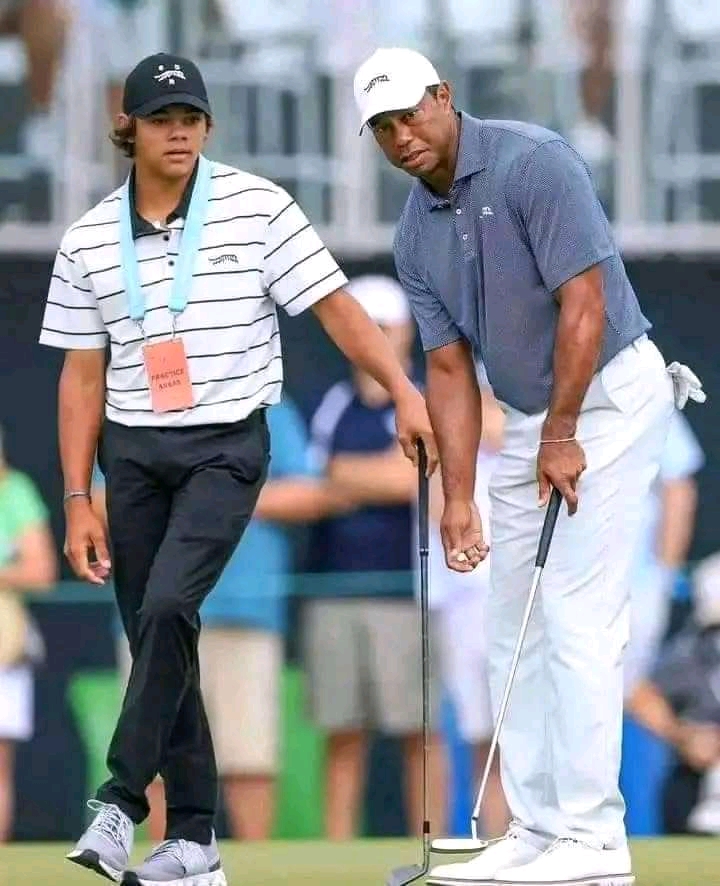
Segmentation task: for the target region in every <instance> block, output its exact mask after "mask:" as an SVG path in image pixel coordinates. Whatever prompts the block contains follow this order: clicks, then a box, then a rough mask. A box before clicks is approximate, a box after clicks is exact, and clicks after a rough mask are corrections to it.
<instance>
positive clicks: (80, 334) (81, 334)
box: [42, 326, 106, 338]
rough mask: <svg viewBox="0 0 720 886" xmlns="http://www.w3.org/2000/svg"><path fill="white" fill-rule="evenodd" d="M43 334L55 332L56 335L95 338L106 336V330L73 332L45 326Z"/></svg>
mask: <svg viewBox="0 0 720 886" xmlns="http://www.w3.org/2000/svg"><path fill="white" fill-rule="evenodd" d="M42 331H43V332H54V333H55V334H56V335H74V336H78V337H80V338H95V336H97V335H105V334H106V333H105V330H104V329H101V330H100V331H99V332H71V331H70V330H69V329H53V327H52V326H43V327H42Z"/></svg>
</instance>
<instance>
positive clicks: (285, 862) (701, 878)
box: [0, 837, 720, 886]
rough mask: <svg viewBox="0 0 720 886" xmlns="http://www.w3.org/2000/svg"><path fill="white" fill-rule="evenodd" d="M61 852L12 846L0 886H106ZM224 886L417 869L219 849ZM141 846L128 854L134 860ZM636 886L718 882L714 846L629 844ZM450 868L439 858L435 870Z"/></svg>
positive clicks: (291, 850)
mask: <svg viewBox="0 0 720 886" xmlns="http://www.w3.org/2000/svg"><path fill="white" fill-rule="evenodd" d="M67 849H68V847H67V846H65V845H64V844H62V845H61V844H47V843H42V844H38V843H18V844H14V845H10V846H5V847H0V884H2V886H4V884H21V886H51V884H52V886H76V884H77V886H83V884H87V886H92V884H97V886H101V884H102V883H106V882H108V881H107V880H103V879H101V878H100V877H98V876H97V875H95V874H93V873H91V872H89V871H84V870H82V869H81V868H78V867H76V866H75V865H73V864H71V863H70V862H68V861H66V860H65V858H64V853H65V852H66V851H67ZM221 849H222V855H223V862H224V867H225V871H226V873H227V878H228V886H284V884H286V883H288V884H298V883H312V884H315V886H383V884H384V882H385V876H386V874H387V872H388V871H389V870H390V869H391V868H393V867H395V866H396V865H400V864H410V863H412V862H415V861H419V860H420V859H419V856H420V847H419V843H418V842H417V841H412V840H410V841H408V840H358V841H356V842H353V843H347V844H344V845H337V844H333V845H331V844H328V843H322V842H296V841H293V842H273V843H258V844H242V843H227V842H226V843H224V844H223V845H222V847H221ZM146 851H147V846H143V845H139V846H137V847H136V852H135V853H134V857H137V858H141V857H142V856H143V854H144V853H145V852H146ZM633 857H634V859H635V873H636V875H637V881H636V882H637V886H707V884H713V883H718V882H720V840H715V839H705V838H684V837H677V838H666V839H662V840H649V839H648V840H636V841H635V842H634V844H633ZM448 860H452V859H451V857H448V856H445V857H444V858H443V857H442V856H439V855H435V856H434V857H433V862H434V863H435V864H440V863H442V862H443V861H448Z"/></svg>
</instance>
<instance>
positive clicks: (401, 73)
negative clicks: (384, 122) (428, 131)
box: [353, 48, 441, 130]
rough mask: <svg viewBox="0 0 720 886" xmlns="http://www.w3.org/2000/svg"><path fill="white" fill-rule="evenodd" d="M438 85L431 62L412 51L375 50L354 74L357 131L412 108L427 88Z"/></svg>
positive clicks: (395, 49)
mask: <svg viewBox="0 0 720 886" xmlns="http://www.w3.org/2000/svg"><path fill="white" fill-rule="evenodd" d="M440 82H441V78H440V76H439V74H438V72H437V71H436V70H435V68H434V67H433V65H432V63H431V62H430V61H428V59H426V58H425V56H424V55H422V54H421V53H419V52H416V51H415V50H414V49H402V48H393V49H376V50H375V52H374V53H373V54H372V55H371V56H370V58H368V59H366V60H365V61H364V62H363V63H362V64H361V65H360V67H359V68H358V69H357V71H356V72H355V82H354V84H353V86H354V92H355V104H356V105H357V108H358V110H359V111H360V128H361V130H362V127H363V126H365V124H366V123H367V122H368V120H370V119H371V118H372V117H375V116H377V115H378V114H384V113H386V112H387V111H401V110H404V109H406V108H414V107H415V106H416V105H417V104H419V103H420V102H421V101H422V97H423V95H424V94H425V90H426V89H427V88H428V86H436V85H437V84H438V83H440Z"/></svg>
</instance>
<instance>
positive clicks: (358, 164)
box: [0, 0, 720, 257]
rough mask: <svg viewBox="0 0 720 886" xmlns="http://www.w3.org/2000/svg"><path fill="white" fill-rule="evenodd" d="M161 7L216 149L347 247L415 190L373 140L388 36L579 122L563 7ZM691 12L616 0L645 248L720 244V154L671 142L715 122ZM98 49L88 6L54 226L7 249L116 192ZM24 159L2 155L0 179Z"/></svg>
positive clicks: (626, 205) (621, 211)
mask: <svg viewBox="0 0 720 886" xmlns="http://www.w3.org/2000/svg"><path fill="white" fill-rule="evenodd" d="M155 2H158V3H164V4H166V5H167V8H168V16H167V20H168V23H169V29H168V33H167V34H166V35H164V37H163V38H162V39H161V41H160V42H161V43H162V44H163V45H164V47H165V48H171V49H176V50H179V51H181V52H185V53H187V54H189V55H192V56H193V57H195V58H197V59H198V61H199V63H200V64H201V67H202V69H203V71H204V73H205V76H206V78H207V81H208V86H209V90H210V93H211V99H212V101H213V104H214V107H215V113H216V118H217V126H216V131H215V132H214V133H213V137H212V141H211V143H210V147H209V154H210V156H212V157H217V158H218V159H220V158H222V159H223V160H224V161H225V162H229V163H232V164H235V165H238V166H241V167H243V168H245V169H248V170H249V171H252V172H256V173H258V174H261V175H265V176H267V177H270V178H272V179H274V180H275V181H278V182H279V183H280V184H283V185H284V186H286V187H287V188H288V190H289V191H291V192H292V193H293V194H294V195H295V196H296V197H297V199H298V200H299V202H300V203H301V205H302V206H303V208H304V209H305V211H306V212H307V214H308V215H309V217H310V218H311V220H312V221H313V222H314V224H315V225H316V226H317V228H318V230H319V232H320V234H321V235H322V236H323V238H324V239H325V241H326V242H327V244H328V246H329V247H330V248H331V249H333V250H334V251H336V252H337V253H339V254H341V255H343V256H346V257H365V256H369V255H372V254H376V253H385V252H387V251H388V249H389V248H390V244H391V241H392V233H393V227H394V222H395V219H396V218H397V215H398V213H399V211H400V209H401V207H402V203H403V201H404V197H405V194H406V193H407V190H408V187H409V179H408V178H407V177H405V176H403V175H402V174H401V173H398V172H397V171H395V170H392V169H390V168H389V167H388V165H387V163H386V162H385V160H384V159H383V158H382V157H381V155H380V153H379V151H378V150H377V149H376V147H375V145H374V144H373V143H372V138H371V137H370V136H369V135H368V134H367V133H365V134H364V135H363V136H362V137H359V136H358V126H357V116H356V112H355V108H354V104H353V97H352V75H353V72H354V68H355V66H356V64H357V63H358V62H359V61H360V60H361V59H362V58H363V57H364V56H365V55H366V54H367V53H368V52H369V51H371V49H372V48H373V47H374V46H375V45H388V44H389V43H395V44H405V45H411V46H416V47H417V48H419V49H421V50H423V51H426V52H428V53H429V54H430V55H431V56H432V57H433V59H434V60H436V62H437V66H438V68H439V69H440V70H441V72H442V73H444V72H448V74H449V77H450V79H451V80H452V81H453V82H454V84H455V85H456V89H457V95H458V104H459V105H461V106H463V107H467V108H468V109H469V110H471V111H472V112H474V113H479V114H481V115H485V116H494V117H524V118H526V119H534V120H537V122H540V123H545V124H546V125H551V126H553V127H554V128H558V129H560V130H561V131H566V130H567V129H568V128H569V127H571V126H572V124H573V121H574V119H575V117H576V115H577V108H578V101H579V99H578V82H579V73H580V67H581V64H582V55H581V53H580V52H579V51H578V48H577V46H575V45H574V43H573V40H572V37H571V34H570V32H569V30H568V27H569V26H568V24H567V22H566V21H565V19H564V18H563V14H562V9H563V8H564V2H565V0H507V2H505V3H503V4H498V3H497V2H495V0H473V2H470V0H424V2H418V3H416V4H413V9H412V10H410V9H406V10H401V12H402V15H399V14H397V13H398V9H397V7H396V6H395V5H393V4H387V3H385V2H381V0H325V2H320V0H304V2H303V0H295V2H294V3H288V2H287V0H286V2H283V3H280V2H278V0H274V2H273V0H267V2H265V3H263V4H255V5H254V6H253V5H252V4H251V6H252V9H253V10H254V11H253V12H252V13H251V12H250V11H249V10H250V7H248V5H247V4H243V10H244V13H243V17H242V18H237V17H236V16H235V15H234V14H233V8H234V7H233V5H232V3H230V2H229V0H224V2H223V0H220V2H219V3H218V5H219V8H220V11H221V17H220V20H212V18H211V17H209V15H208V11H207V8H206V6H207V4H206V2H205V0H182V2H178V0H155ZM679 5H680V6H681V0H624V2H618V3H617V4H616V13H615V15H616V34H617V39H616V41H615V52H614V69H615V75H616V78H615V79H616V82H615V95H614V107H615V112H614V137H615V144H616V150H615V152H614V159H613V161H612V164H611V167H610V169H609V175H608V176H607V177H604V176H601V178H602V179H603V181H604V182H605V185H604V187H605V191H604V194H605V198H606V205H607V206H608V211H609V214H610V216H611V220H612V222H613V224H614V226H615V229H616V232H617V236H618V239H619V242H620V245H621V247H622V249H623V250H624V251H625V252H626V253H627V254H628V255H633V256H637V255H644V254H655V255H657V254H665V253H674V254H695V253H707V252H713V253H714V252H720V195H719V194H718V192H715V193H712V191H708V189H707V188H705V187H704V186H705V183H706V182H708V181H709V182H715V183H716V184H718V185H720V161H719V160H718V157H720V154H713V153H712V151H708V152H707V153H703V151H702V150H701V143H702V141H703V138H702V135H703V134H702V133H701V132H694V133H691V134H690V135H686V136H684V141H683V143H682V144H679V143H676V142H672V141H667V139H666V138H665V135H664V133H665V130H664V129H663V128H662V127H661V126H660V124H659V123H658V121H660V120H662V119H664V117H663V115H666V116H668V115H669V117H673V115H675V116H676V115H677V114H678V113H679V111H680V107H679V106H680V105H682V106H689V105H690V104H692V106H693V108H694V114H695V117H694V120H695V125H696V126H697V125H699V124H702V125H704V124H705V122H708V125H710V126H712V121H707V120H706V118H707V117H708V116H709V113H708V112H705V111H704V110H703V106H702V103H701V101H700V98H698V96H699V95H700V92H701V91H702V89H703V88H708V87H709V88H712V87H713V86H717V88H718V90H719V91H720V26H718V27H716V22H715V19H717V18H718V16H714V17H713V16H710V17H709V18H708V20H707V22H705V19H703V18H702V16H700V17H696V18H694V19H693V21H692V23H691V24H692V28H689V26H683V27H681V26H680V24H679V22H680V21H681V20H682V21H684V19H682V16H680V17H678V12H677V10H678V6H679ZM693 5H694V6H695V7H697V6H698V4H693ZM701 5H702V4H701ZM706 5H707V4H706ZM390 6H392V8H393V10H395V12H394V13H392V10H391V11H390V12H388V8H389V7H390ZM710 6H712V4H710ZM79 9H82V6H80V7H79ZM246 13H247V14H246ZM360 22H363V23H365V24H364V25H363V26H362V27H361V25H360V24H359V23H360ZM368 22H370V24H369V25H368V24H367V23H368ZM98 42H99V39H98V34H97V32H96V24H95V23H94V22H93V21H91V20H89V19H88V18H86V17H84V16H83V15H81V14H78V15H77V16H76V20H75V25H74V29H73V33H72V37H71V41H70V45H69V47H68V51H67V54H66V63H65V70H64V73H63V79H62V83H61V85H60V88H59V90H58V98H57V108H56V114H57V119H58V126H59V127H60V129H61V131H62V135H63V138H62V152H61V154H62V156H61V158H60V162H59V164H58V171H57V175H56V177H55V184H54V189H53V200H52V213H51V218H50V220H49V221H48V222H47V223H43V224H29V223H24V222H22V221H6V222H4V223H0V249H1V250H3V251H14V252H19V253H30V252H41V253H48V254H52V252H54V250H55V249H56V248H57V245H58V242H59V239H60V236H61V235H62V232H63V230H64V229H65V227H66V226H67V225H68V224H70V223H71V222H72V221H74V220H75V219H76V218H77V217H78V216H79V215H80V214H82V212H83V211H84V210H85V209H87V208H88V207H89V206H90V205H92V204H93V202H95V201H96V200H97V199H99V198H100V197H101V196H102V195H103V194H104V193H105V192H107V191H108V190H110V189H111V188H112V187H113V186H114V185H115V184H117V181H116V180H115V179H114V178H113V175H114V170H113V166H112V163H111V158H112V148H110V147H109V143H108V141H107V129H108V121H107V116H106V112H105V104H104V102H105V86H106V82H105V74H104V69H103V65H102V61H101V57H100V55H99V53H98V51H97V47H98ZM663 53H665V55H663ZM688 53H689V55H688ZM698 58H700V59H701V62H702V64H700V63H699V62H698ZM670 61H672V64H673V70H675V71H678V72H680V73H683V72H685V73H686V76H685V78H684V79H683V81H682V82H683V84H684V85H683V89H682V90H678V89H674V90H671V89H669V88H668V85H667V77H664V76H661V74H662V70H663V66H664V65H666V64H669V63H670ZM719 129H720V127H719ZM718 137H719V138H720V131H719V132H718ZM681 148H682V150H681ZM18 164H20V165H19V166H18ZM21 165H22V158H19V159H18V158H8V157H0V179H2V177H3V175H11V174H14V175H17V174H19V173H18V172H17V169H18V168H21Z"/></svg>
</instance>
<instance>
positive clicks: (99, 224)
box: [71, 218, 119, 231]
mask: <svg viewBox="0 0 720 886" xmlns="http://www.w3.org/2000/svg"><path fill="white" fill-rule="evenodd" d="M118 223H119V219H117V218H111V219H110V220H109V221H104V222H92V224H87V225H73V227H72V228H71V230H73V231H81V230H83V228H102V227H104V226H105V225H116V224H118Z"/></svg>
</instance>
